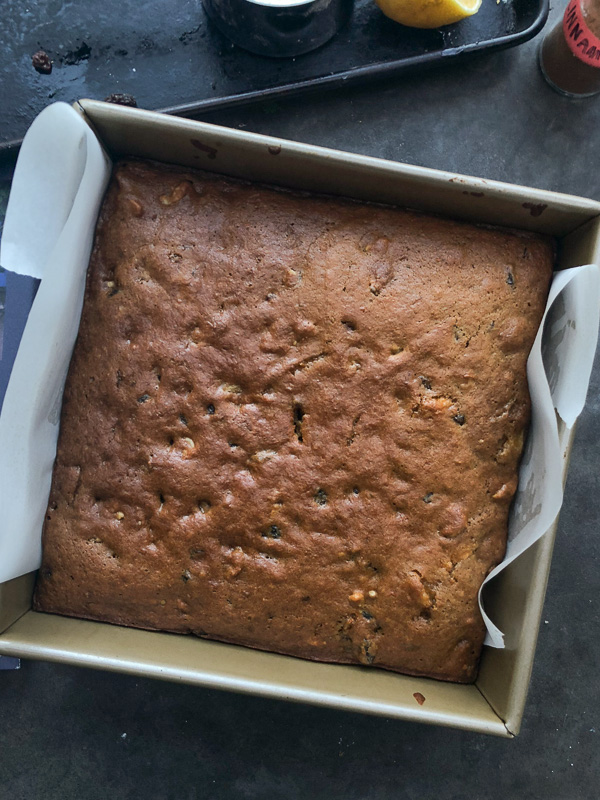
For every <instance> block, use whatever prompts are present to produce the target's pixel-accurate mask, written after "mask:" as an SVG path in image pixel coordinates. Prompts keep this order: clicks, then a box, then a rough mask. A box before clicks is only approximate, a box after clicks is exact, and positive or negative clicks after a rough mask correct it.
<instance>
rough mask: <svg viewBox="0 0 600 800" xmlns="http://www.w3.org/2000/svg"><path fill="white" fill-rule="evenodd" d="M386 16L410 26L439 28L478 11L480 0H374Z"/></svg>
mask: <svg viewBox="0 0 600 800" xmlns="http://www.w3.org/2000/svg"><path fill="white" fill-rule="evenodd" d="M375 2H376V3H377V5H378V6H379V8H380V9H381V10H382V11H383V13H384V14H385V15H386V17H389V18H390V19H393V20H394V21H395V22H399V23H400V24H401V25H408V26H409V27H410V28H441V27H442V26H443V25H452V23H454V22H460V20H461V19H465V18H466V17H472V16H473V14H476V13H477V12H478V11H479V7H480V6H481V0H375Z"/></svg>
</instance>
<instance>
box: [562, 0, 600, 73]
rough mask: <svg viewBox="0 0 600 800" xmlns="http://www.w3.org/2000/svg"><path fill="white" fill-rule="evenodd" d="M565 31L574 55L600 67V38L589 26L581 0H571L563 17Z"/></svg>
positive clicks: (592, 65)
mask: <svg viewBox="0 0 600 800" xmlns="http://www.w3.org/2000/svg"><path fill="white" fill-rule="evenodd" d="M563 33H564V35H565V41H566V43H567V45H568V47H569V50H570V51H571V52H572V53H573V55H575V56H576V57H577V58H578V59H579V60H580V61H583V62H584V63H585V64H589V65H590V66H591V67H598V68H600V39H599V38H598V37H597V36H596V35H595V34H594V33H592V31H591V30H590V29H589V27H588V26H587V24H586V22H585V19H584V16H583V14H582V12H581V6H580V0H570V2H569V5H568V6H567V9H566V11H565V16H564V17H563Z"/></svg>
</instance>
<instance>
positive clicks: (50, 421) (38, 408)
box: [0, 103, 110, 582]
mask: <svg viewBox="0 0 600 800" xmlns="http://www.w3.org/2000/svg"><path fill="white" fill-rule="evenodd" d="M109 176H110V161H109V160H108V158H107V157H106V155H105V154H104V152H103V150H102V148H101V147H100V145H99V143H98V140H97V139H96V137H95V136H94V134H93V133H92V131H91V129H90V128H89V126H88V125H86V123H85V122H84V121H83V120H82V119H81V117H80V116H79V115H78V114H77V113H76V112H75V111H74V110H73V109H72V108H71V107H70V106H68V105H66V104H65V103H57V104H55V105H52V106H49V107H48V108H47V109H45V111H43V112H42V114H40V115H39V116H38V117H37V119H36V120H35V122H34V123H33V125H32V126H31V128H30V129H29V131H28V132H27V135H26V136H25V140H24V142H23V145H22V148H21V153H20V155H19V161H18V164H17V168H16V170H15V176H14V180H13V186H12V189H11V194H10V198H9V202H8V208H7V211H6V221H5V224H4V231H3V234H2V242H1V243H0V264H1V265H2V266H3V267H4V268H5V269H7V270H11V271H12V272H17V273H20V274H22V275H31V276H33V277H36V278H41V279H42V281H41V283H40V286H39V289H38V292H37V295H36V297H35V300H34V302H33V305H32V308H31V312H30V314H29V318H28V321H27V325H26V326H25V330H24V332H23V338H22V340H21V344H20V346H19V351H18V353H17V357H16V359H15V363H14V366H13V370H12V373H11V376H10V381H9V384H8V387H7V390H6V396H5V398H4V404H3V407H2V414H1V415H0V582H2V581H6V580H9V579H10V578H15V577H17V576H19V575H23V574H24V573H26V572H31V571H32V570H34V569H37V568H38V567H39V565H40V560H41V551H42V550H41V529H42V522H43V519H44V514H45V511H46V504H47V502H48V494H49V491H50V481H51V477H52V465H53V462H54V458H55V456H56V441H57V438H58V422H59V415H60V407H61V402H62V393H63V387H64V382H65V378H66V374H67V369H68V366H69V361H70V358H71V352H72V350H73V345H74V343H75V338H76V336H77V330H78V327H79V317H80V314H81V306H82V302H83V292H84V289H85V276H86V270H87V264H88V261H89V256H90V251H91V247H92V242H93V235H94V228H95V224H96V219H97V216H98V211H99V207H100V202H101V200H102V195H103V194H104V190H105V188H106V184H107V182H108V178H109Z"/></svg>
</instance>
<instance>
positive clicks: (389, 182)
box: [0, 100, 600, 737]
mask: <svg viewBox="0 0 600 800" xmlns="http://www.w3.org/2000/svg"><path fill="white" fill-rule="evenodd" d="M76 109H77V110H78V111H79V113H80V114H81V115H82V116H83V118H84V120H85V121H86V122H87V123H88V124H89V125H90V126H91V128H92V129H93V131H94V132H95V133H96V135H97V136H98V138H99V140H100V142H101V143H102V144H103V146H104V147H105V149H106V151H107V153H108V154H109V155H110V156H111V157H119V156H123V155H128V156H138V157H142V158H152V159H156V160H160V161H165V162H171V163H174V164H179V165H183V166H190V167H200V168H203V169H206V170H209V171H213V172H218V173H221V174H226V175H231V176H235V177H240V178H244V179H248V180H255V181H261V182H266V183H273V184H278V185H281V186H288V187H293V188H297V189H302V190H308V191H316V192H326V193H329V194H338V195H343V196H347V197H354V198H357V199H360V200H365V201H374V202H380V203H391V204H394V205H398V206H402V207H410V208H413V209H418V210H422V211H425V212H430V213H437V214H442V215H445V216H449V217H453V218H455V219H465V220H469V221H472V222H476V223H483V224H494V225H504V226H509V227H514V228H521V229H525V230H531V231H537V232H540V233H546V234H552V235H553V236H555V237H557V238H558V240H559V250H558V265H557V266H558V268H559V269H561V268H566V267H570V266H576V265H579V264H589V263H596V264H598V263H599V261H600V204H599V203H595V202H593V201H590V200H585V199H582V198H576V197H569V196H566V195H559V194H554V193H551V192H544V191H538V190H535V189H527V188H523V187H519V186H512V185H508V184H500V183H495V182H491V181H485V180H481V179H478V178H471V177H465V176H459V175H454V174H451V173H445V172H439V171H434V170H428V169H424V168H422V167H413V166H408V165H404V164H397V163H393V162H387V161H381V160H378V159H373V158H368V157H364V156H357V155H352V154H348V153H343V152H338V151H333V150H326V149H323V148H318V147H314V146H309V145H304V144H298V143H294V142H289V141H285V140H279V139H274V138H271V137H266V136H260V135H256V134H252V133H246V132H240V131H236V130H229V129H226V128H220V127H217V126H213V125H208V124H205V123H199V122H192V121H189V120H185V119H178V118H173V117H168V116H165V115H162V114H157V113H153V112H147V111H139V110H134V109H128V108H122V107H119V106H114V105H109V104H105V103H99V102H96V101H89V100H82V101H80V102H79V103H78V104H76ZM559 426H561V427H560V438H561V448H562V451H563V453H562V454H563V459H562V461H563V479H564V478H566V472H567V466H568V455H569V449H570V444H571V441H572V435H573V431H572V429H571V430H569V429H566V428H565V427H564V426H562V425H561V423H560V420H559ZM555 532H556V523H555V524H554V525H553V526H552V528H551V529H550V530H549V531H548V532H547V533H546V535H545V536H544V537H543V538H542V539H541V540H540V541H539V542H538V543H537V544H535V545H534V546H533V547H531V548H530V549H529V550H528V551H527V552H526V553H525V554H524V555H522V556H520V557H519V558H518V559H517V560H516V561H515V562H513V563H512V564H511V565H510V566H509V567H508V568H506V569H505V570H504V571H503V572H502V573H501V575H500V576H499V577H498V578H497V579H496V580H495V581H494V582H493V583H492V584H491V587H490V591H489V592H488V595H487V597H486V608H487V609H488V610H489V612H490V615H491V616H492V618H493V619H494V621H496V622H497V624H498V625H499V626H500V628H501V629H502V630H503V631H504V632H505V640H506V647H505V649H503V650H495V649H492V648H488V647H486V648H484V653H483V656H482V660H481V668H480V671H479V676H478V678H477V681H476V682H475V683H474V684H471V685H458V684H449V683H443V682H439V681H435V680H431V679H426V678H414V677H408V676H404V675H399V674H395V673H391V672H385V671H383V670H373V669H369V668H365V667H358V666H357V667H355V666H340V665H332V664H322V663H314V662H309V661H303V660H301V659H296V658H292V657H288V656H281V655H275V654H272V653H266V652H260V651H254V650H250V649H248V648H244V647H239V646H235V645H228V644H221V643H219V642H211V641H206V640H202V639H197V638H194V637H192V636H181V635H174V634H168V633H160V632H150V631H141V630H134V629H130V628H122V627H117V626H113V625H108V624H105V623H99V622H91V621H86V620H78V619H71V618H66V617H60V616H55V615H50V614H41V613H37V612H34V611H32V610H31V597H32V591H33V584H34V578H35V574H34V573H29V574H28V575H24V576H22V577H20V578H16V579H14V580H11V581H7V582H5V583H4V584H0V654H3V655H10V656H21V657H23V658H38V659H44V660H50V661H57V662H64V663H69V664H77V665H81V666H90V667H95V668H99V669H107V670H113V671H119V672H127V673H133V674H137V675H144V676H150V677H157V678H163V679H166V680H172V681H183V682H186V683H192V684H198V685H202V686H207V687H212V688H221V689H230V690H233V691H239V692H245V693H250V694H257V695H263V696H268V697H274V698H279V699H287V700H292V701H298V702H307V703H312V704H316V705H324V706H330V707H334V708H340V709H347V710H352V711H360V712H365V713H370V714H379V715H383V716H387V717H396V718H401V719H409V720H416V721H421V722H427V723H433V724H439V725H446V726H452V727H457V728H463V729H467V730H473V731H478V732H481V733H491V734H496V735H499V736H504V737H512V736H514V735H516V734H517V733H518V730H519V726H520V722H521V718H522V715H523V710H524V706H525V700H526V695H527V688H528V683H529V677H530V673H531V669H532V664H533V658H534V651H535V644H536V639H537V633H538V627H539V621H540V615H541V611H542V605H543V601H544V593H545V588H546V582H547V579H548V573H549V570H550V561H551V556H552V547H553V542H554V536H555ZM415 695H416V696H415ZM419 695H420V696H419ZM417 697H418V700H417ZM423 698H424V702H423Z"/></svg>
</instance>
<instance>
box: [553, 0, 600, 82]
mask: <svg viewBox="0 0 600 800" xmlns="http://www.w3.org/2000/svg"><path fill="white" fill-rule="evenodd" d="M540 67H541V70H542V73H543V75H544V77H545V78H546V80H547V81H548V83H549V84H550V86H552V88H553V89H556V90H557V91H558V92H560V93H561V94H565V95H568V96H570V97H591V96H593V95H595V94H598V93H600V0H569V4H568V5H567V8H566V10H565V13H564V16H563V19H562V21H561V22H559V23H558V24H557V25H556V26H555V27H554V28H553V29H552V30H551V31H550V33H548V34H547V36H546V38H545V39H544V41H543V42H542V46H541V48H540Z"/></svg>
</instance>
